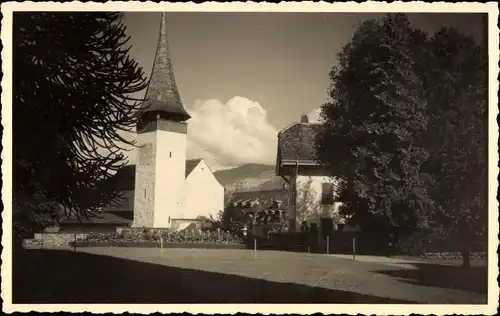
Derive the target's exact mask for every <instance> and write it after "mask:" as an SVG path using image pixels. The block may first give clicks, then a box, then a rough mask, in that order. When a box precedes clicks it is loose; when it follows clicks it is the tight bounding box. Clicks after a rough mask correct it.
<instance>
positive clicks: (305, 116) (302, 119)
mask: <svg viewBox="0 0 500 316" xmlns="http://www.w3.org/2000/svg"><path fill="white" fill-rule="evenodd" d="M300 122H301V123H309V118H308V117H307V114H302V117H301V118H300Z"/></svg>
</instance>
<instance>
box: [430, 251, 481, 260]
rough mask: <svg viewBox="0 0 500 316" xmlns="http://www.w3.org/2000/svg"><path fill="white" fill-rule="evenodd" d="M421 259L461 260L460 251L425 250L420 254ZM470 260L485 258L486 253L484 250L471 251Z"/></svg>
mask: <svg viewBox="0 0 500 316" xmlns="http://www.w3.org/2000/svg"><path fill="white" fill-rule="evenodd" d="M421 257H422V258H423V259H437V260H462V255H461V254H460V252H427V253H424V254H422V256H421ZM470 259H471V260H486V259H488V255H487V253H486V252H472V253H471V254H470Z"/></svg>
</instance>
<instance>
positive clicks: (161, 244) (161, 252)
mask: <svg viewBox="0 0 500 316" xmlns="http://www.w3.org/2000/svg"><path fill="white" fill-rule="evenodd" d="M160 255H161V256H162V257H163V236H161V237H160Z"/></svg>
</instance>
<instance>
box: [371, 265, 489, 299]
mask: <svg viewBox="0 0 500 316" xmlns="http://www.w3.org/2000/svg"><path fill="white" fill-rule="evenodd" d="M412 265H413V266H415V268H416V269H412V270H408V269H406V270H402V269H400V270H384V271H373V272H375V273H381V274H385V275H388V276H391V277H394V278H397V279H399V280H400V281H402V282H405V283H409V284H414V285H423V286H430V287H440V288H446V289H457V290H463V291H468V292H475V293H479V294H487V293H488V269H487V266H486V265H484V266H476V267H472V268H470V269H464V268H462V267H460V266H452V265H437V264H431V263H414V264H412ZM485 298H486V296H485Z"/></svg>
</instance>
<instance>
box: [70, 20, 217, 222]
mask: <svg viewBox="0 0 500 316" xmlns="http://www.w3.org/2000/svg"><path fill="white" fill-rule="evenodd" d="M144 99H145V101H144V102H143V106H142V110H141V112H140V113H139V115H140V116H139V120H138V124H137V129H136V132H137V136H136V145H137V149H136V150H137V153H136V154H137V155H136V156H137V159H136V164H135V165H128V166H125V167H123V168H122V169H120V170H119V171H118V173H117V174H116V175H115V176H114V179H113V181H112V183H113V185H114V186H116V189H117V190H119V191H120V192H121V193H122V195H123V196H124V198H125V199H124V200H122V201H120V202H119V203H114V204H111V205H109V206H108V207H105V208H103V210H102V212H100V213H101V214H99V216H98V217H96V218H90V219H88V220H84V223H82V222H81V221H80V222H78V223H77V222H76V221H75V220H72V219H69V220H66V221H63V222H61V224H63V225H65V224H66V225H67V226H71V225H73V226H75V227H76V226H80V225H81V224H87V225H90V226H91V228H92V229H95V228H96V226H98V225H102V226H105V225H108V226H109V227H111V228H112V227H113V226H116V227H118V226H125V225H127V226H132V227H147V228H168V227H172V226H173V225H176V227H177V228H180V229H182V227H183V226H187V225H189V223H192V222H193V221H195V220H196V219H197V218H198V217H200V216H204V217H210V215H211V216H213V217H214V218H215V217H216V215H217V213H218V212H219V211H222V210H223V209H224V187H223V186H222V185H221V184H220V183H219V182H218V181H217V179H216V178H215V176H214V174H213V172H212V171H211V170H210V168H209V167H208V166H207V164H206V163H205V161H204V160H203V159H192V160H188V159H187V158H186V150H187V131H188V120H189V119H190V115H189V114H188V112H187V111H186V109H185V108H184V106H183V104H182V102H181V98H180V96H179V91H178V89H177V85H176V83H175V78H174V72H173V69H172V63H171V59H170V53H169V47H168V39H167V21H166V14H165V13H163V12H162V13H161V22H160V34H159V40H158V46H157V49H156V55H155V59H154V63H153V69H152V72H151V78H150V82H149V85H148V88H147V90H146V94H145V98H144ZM86 222H88V223H86ZM177 224H179V225H177ZM179 226H180V227H179ZM80 227H81V226H80ZM77 229H78V228H77Z"/></svg>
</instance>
